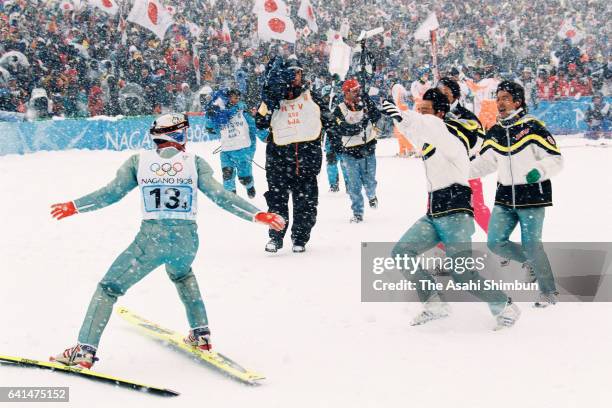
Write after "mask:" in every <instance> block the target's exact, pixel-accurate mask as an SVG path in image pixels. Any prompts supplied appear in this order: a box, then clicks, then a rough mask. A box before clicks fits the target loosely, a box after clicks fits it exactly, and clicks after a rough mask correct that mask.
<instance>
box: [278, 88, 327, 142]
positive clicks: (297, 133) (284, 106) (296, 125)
mask: <svg viewBox="0 0 612 408" xmlns="http://www.w3.org/2000/svg"><path fill="white" fill-rule="evenodd" d="M270 125H271V127H272V137H273V139H274V143H275V144H277V145H279V146H285V145H288V144H291V143H301V142H310V141H312V140H316V139H317V138H318V137H319V136H320V134H321V128H322V126H323V125H322V124H321V109H319V105H317V104H316V103H315V102H314V101H313V100H312V97H311V96H310V91H305V92H303V93H302V94H301V95H300V96H299V97H297V98H295V99H292V100H290V101H288V100H282V101H281V102H280V107H279V108H278V109H277V110H275V111H274V113H273V114H272V120H271V122H270Z"/></svg>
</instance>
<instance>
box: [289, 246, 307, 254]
mask: <svg viewBox="0 0 612 408" xmlns="http://www.w3.org/2000/svg"><path fill="white" fill-rule="evenodd" d="M292 250H293V252H294V253H296V254H301V253H303V252H306V246H304V245H297V244H293V248H292Z"/></svg>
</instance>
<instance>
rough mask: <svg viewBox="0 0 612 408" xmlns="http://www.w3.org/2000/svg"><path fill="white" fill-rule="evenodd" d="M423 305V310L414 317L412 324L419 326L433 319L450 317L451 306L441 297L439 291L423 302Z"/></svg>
mask: <svg viewBox="0 0 612 408" xmlns="http://www.w3.org/2000/svg"><path fill="white" fill-rule="evenodd" d="M423 307H424V309H423V311H422V312H421V313H419V314H418V315H416V317H415V318H414V319H412V322H411V323H410V325H411V326H419V325H421V324H425V323H427V322H430V321H432V320H437V319H443V318H445V317H448V315H449V313H450V306H449V305H448V303H446V302H445V301H443V300H442V299H441V298H440V295H439V294H438V293H434V294H433V295H431V296H430V297H429V299H428V300H427V302H425V303H424V304H423Z"/></svg>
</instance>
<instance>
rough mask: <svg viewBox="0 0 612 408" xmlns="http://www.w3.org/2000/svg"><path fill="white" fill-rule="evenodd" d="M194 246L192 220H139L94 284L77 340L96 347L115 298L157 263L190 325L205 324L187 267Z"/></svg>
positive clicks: (155, 266)
mask: <svg viewBox="0 0 612 408" xmlns="http://www.w3.org/2000/svg"><path fill="white" fill-rule="evenodd" d="M198 245H199V239H198V233H197V225H196V223H195V222H192V221H183V220H161V221H157V220H154V221H143V223H142V225H141V227H140V231H139V232H138V234H137V235H136V238H135V239H134V241H133V242H132V243H131V244H130V246H129V247H128V248H127V249H126V250H125V251H123V253H121V254H120V255H119V256H118V257H117V259H116V260H115V262H113V264H112V265H111V267H110V268H109V270H108V272H106V275H104V277H103V278H102V280H101V281H100V283H99V284H98V286H97V288H96V291H95V293H94V295H93V297H92V298H91V301H90V303H89V308H88V309H87V314H86V315H85V320H84V321H83V324H82V326H81V330H80V332H79V343H81V344H89V345H91V346H94V347H98V344H99V342H100V338H101V337H102V333H103V331H104V328H105V327H106V324H107V323H108V320H109V318H110V315H111V313H112V311H113V305H114V304H115V302H116V301H117V298H118V297H119V296H122V295H124V294H125V293H126V291H127V290H128V289H129V288H131V287H132V286H133V285H134V284H136V283H137V282H139V281H140V280H141V279H142V278H144V277H145V276H147V275H148V274H149V273H150V272H151V271H153V270H154V269H156V268H157V267H158V266H161V265H165V267H166V273H167V274H168V276H169V277H170V280H172V282H174V284H175V285H176V289H177V291H178V294H179V297H180V298H181V301H182V302H183V304H184V305H185V309H186V312H187V319H188V321H189V325H190V327H192V328H195V327H201V326H205V325H207V324H208V318H207V316H206V309H205V308H204V302H203V301H202V296H201V295H200V289H199V287H198V283H197V281H196V277H195V275H194V274H193V270H192V269H191V264H192V263H193V260H194V258H195V255H196V253H197V250H198Z"/></svg>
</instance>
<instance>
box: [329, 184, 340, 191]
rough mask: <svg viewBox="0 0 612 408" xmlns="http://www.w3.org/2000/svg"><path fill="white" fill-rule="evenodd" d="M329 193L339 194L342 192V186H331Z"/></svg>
mask: <svg viewBox="0 0 612 408" xmlns="http://www.w3.org/2000/svg"><path fill="white" fill-rule="evenodd" d="M329 191H330V192H331V193H337V192H339V191H340V186H339V185H338V184H332V185H331V186H329Z"/></svg>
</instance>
